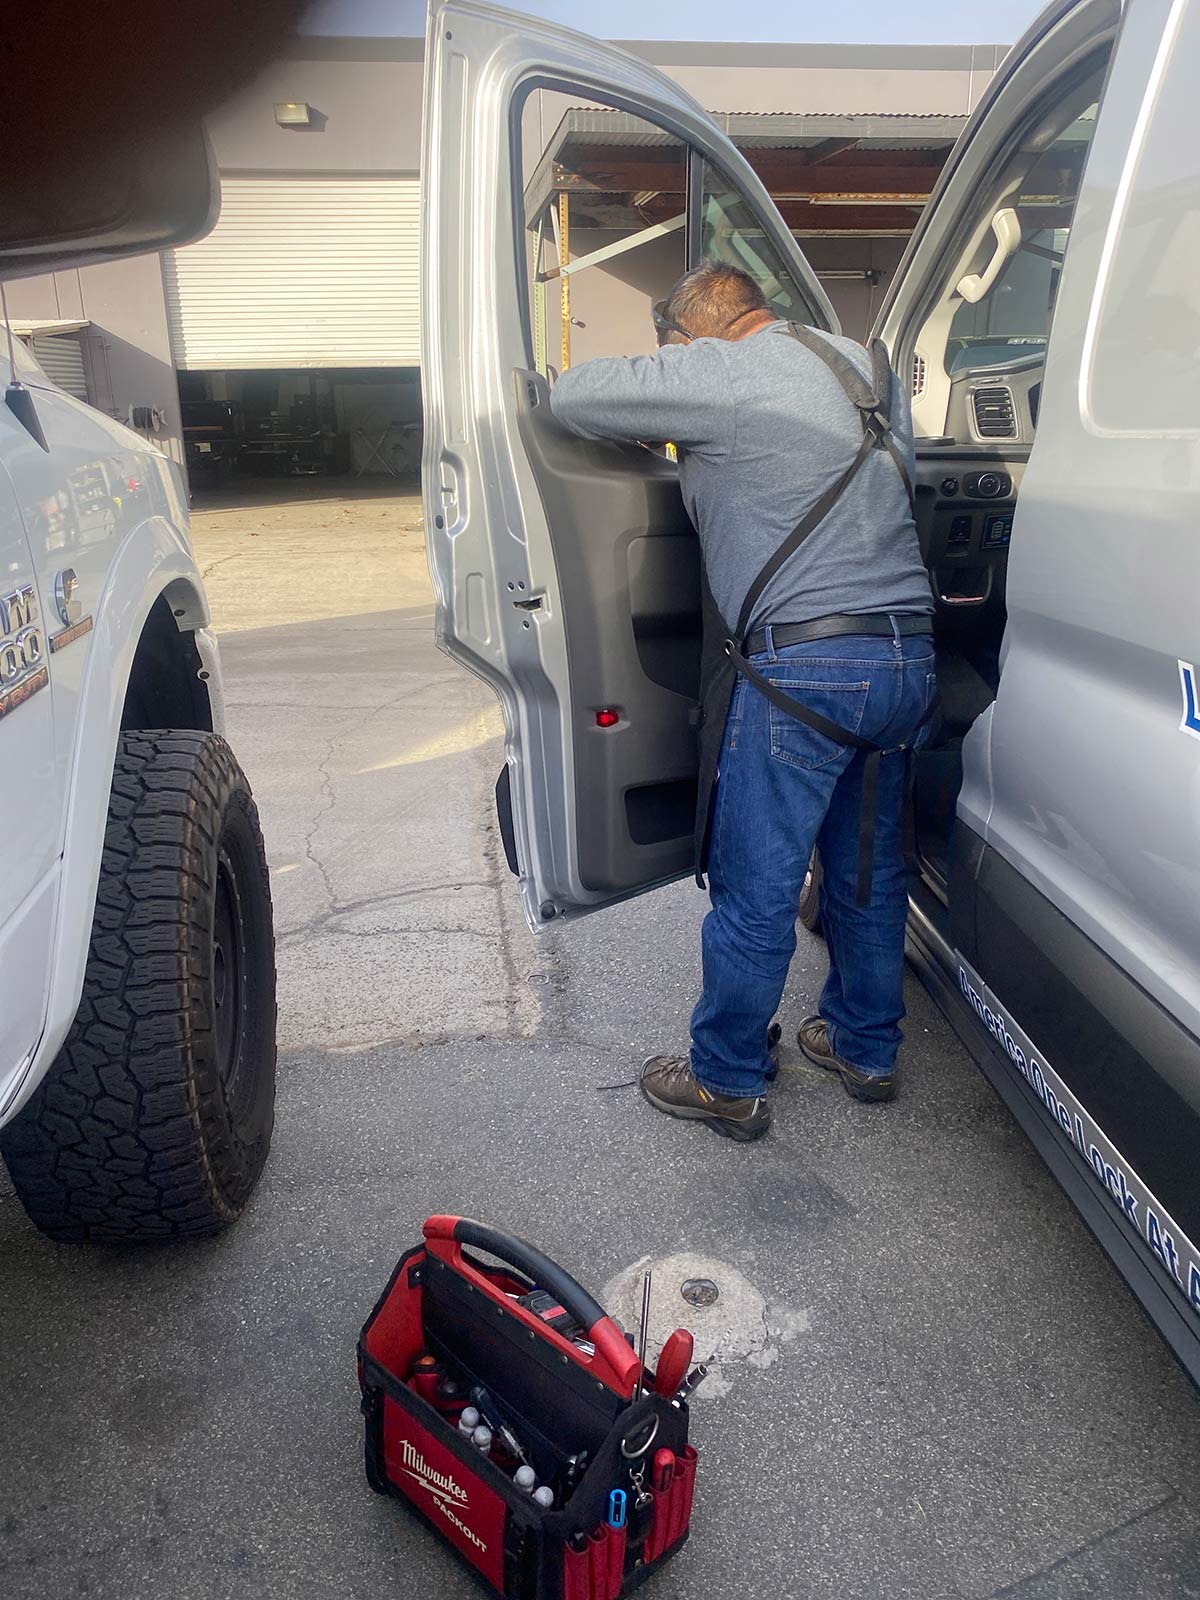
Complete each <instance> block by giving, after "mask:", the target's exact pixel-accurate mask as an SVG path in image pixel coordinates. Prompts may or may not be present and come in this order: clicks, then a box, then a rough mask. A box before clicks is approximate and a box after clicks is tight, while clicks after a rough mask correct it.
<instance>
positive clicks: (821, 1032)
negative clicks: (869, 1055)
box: [796, 1017, 896, 1101]
mask: <svg viewBox="0 0 1200 1600" xmlns="http://www.w3.org/2000/svg"><path fill="white" fill-rule="evenodd" d="M796 1043H797V1044H798V1045H799V1046H800V1048H801V1050H802V1051H803V1052H804V1054H805V1055H806V1056H807V1057H808V1059H809V1060H810V1061H811V1062H812V1064H813V1066H815V1067H824V1069H825V1071H826V1072H836V1073H837V1074H838V1076H839V1077H840V1078H841V1080H842V1088H843V1089H845V1091H846V1093H847V1094H848V1095H849V1096H850V1097H851V1099H853V1100H868V1101H872V1100H876V1101H878V1100H894V1099H895V1097H896V1074H895V1073H894V1072H887V1073H878V1072H864V1071H863V1070H862V1068H861V1067H856V1066H854V1065H853V1064H852V1063H851V1062H849V1061H844V1060H843V1059H842V1057H841V1056H839V1055H838V1054H837V1052H836V1051H835V1050H834V1048H833V1046H832V1045H831V1044H830V1042H829V1029H828V1028H827V1027H826V1025H825V1021H824V1019H823V1018H822V1017H805V1019H804V1021H803V1022H802V1023H801V1024H800V1027H799V1030H798V1032H797V1034H796Z"/></svg>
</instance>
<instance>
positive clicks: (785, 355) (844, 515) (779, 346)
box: [550, 322, 933, 627]
mask: <svg viewBox="0 0 1200 1600" xmlns="http://www.w3.org/2000/svg"><path fill="white" fill-rule="evenodd" d="M827 337H828V338H829V339H830V341H831V343H833V344H834V345H836V347H837V348H838V349H839V350H841V351H842V353H843V354H844V355H846V356H848V357H849V359H850V360H851V361H852V362H853V363H854V364H855V366H856V367H858V369H859V370H860V371H861V372H862V374H863V376H864V377H865V378H867V380H868V381H869V380H870V376H871V358H870V355H869V354H868V353H867V351H866V350H864V349H863V347H862V346H861V345H859V344H855V343H854V341H853V340H852V339H844V338H840V337H834V336H833V335H827ZM550 403H551V407H552V409H553V411H554V414H555V416H556V417H557V418H558V419H559V421H560V422H562V423H564V424H565V425H566V426H567V427H568V428H570V429H572V430H573V431H574V432H575V433H579V434H582V435H583V437H584V438H588V439H641V440H645V441H647V442H652V441H662V440H670V441H672V442H673V443H674V444H676V445H677V446H678V447H679V451H680V484H681V487H682V490H683V499H684V504H685V505H686V506H687V509H688V514H689V515H690V517H691V519H692V521H693V523H694V524H695V526H696V530H697V532H698V533H699V535H700V542H701V546H702V548H703V551H704V564H705V568H706V570H707V572H708V581H709V584H710V585H711V587H712V592H713V598H714V599H715V600H716V602H717V605H718V607H719V609H720V611H721V614H722V616H723V617H724V618H725V621H726V623H727V624H728V625H729V626H730V627H732V626H734V625H735V624H736V622H737V619H738V613H739V611H740V610H741V606H742V601H743V600H744V598H745V596H746V592H747V590H748V589H749V587H750V585H751V583H752V582H753V581H754V579H755V578H756V577H757V575H758V572H759V570H760V568H761V567H762V566H763V565H764V564H765V562H766V561H767V559H768V558H769V557H770V556H771V555H772V554H773V553H774V551H775V550H776V549H777V548H778V547H779V545H781V544H782V543H783V541H784V540H785V539H786V538H787V536H788V535H789V534H790V533H791V531H792V529H793V528H794V527H795V526H796V524H797V523H798V522H799V521H800V520H801V518H802V517H803V516H804V514H805V512H806V511H807V510H808V508H809V507H810V506H811V505H812V504H813V503H814V501H815V500H816V499H817V498H818V497H819V496H820V494H821V493H822V492H823V491H824V490H825V489H826V488H827V487H828V486H829V485H831V484H833V483H835V482H836V481H837V479H838V478H839V477H840V476H841V474H842V473H843V472H844V471H845V470H846V468H847V467H848V466H849V465H850V463H851V461H852V460H853V459H854V456H855V454H856V453H857V451H858V449H859V446H860V445H861V443H862V424H861V422H860V421H859V414H858V411H857V410H856V409H855V407H854V406H853V405H851V403H850V401H849V400H848V399H847V398H846V393H845V391H844V389H843V388H842V386H841V384H840V383H839V382H838V380H837V378H836V377H835V376H834V375H833V373H832V372H831V371H830V369H829V367H828V366H826V364H825V362H823V361H822V360H821V358H820V357H819V356H816V355H814V354H813V353H812V352H811V351H810V350H806V349H805V348H804V346H803V345H802V344H801V343H800V342H799V340H797V339H793V338H792V337H791V336H790V335H789V334H788V333H787V324H786V323H784V322H775V323H772V324H771V325H770V326H769V327H766V328H763V329H761V330H760V331H759V332H758V333H753V334H751V335H750V336H749V337H748V338H746V339H740V340H738V341H736V342H732V343H731V342H729V341H728V340H724V339H696V340H693V341H692V343H691V344H681V345H667V346H666V347H665V348H663V349H662V350H660V351H659V352H658V354H657V355H652V356H612V357H605V358H603V359H601V360H597V361H586V362H583V363H582V364H581V365H580V366H578V367H571V368H570V369H569V371H567V372H564V373H563V375H562V377H561V378H559V379H558V381H557V383H556V384H555V385H554V388H553V389H552V390H551V394H550ZM892 420H893V432H894V437H895V441H896V445H897V447H898V449H899V451H900V454H901V457H902V458H903V460H904V462H905V465H906V468H907V471H908V472H909V474H910V477H913V476H915V457H914V453H913V439H912V416H911V413H910V409H909V403H908V397H907V395H906V394H905V393H904V390H903V388H902V386H901V385H900V384H899V383H898V382H896V383H894V386H893V394H892ZM932 610H933V598H932V595H931V593H930V588H929V578H928V575H927V573H926V571H925V567H924V565H923V563H922V561H921V551H920V547H919V545H918V543H917V532H916V528H915V527H914V526H913V520H912V517H911V515H910V514H909V509H908V494H907V492H906V490H905V487H904V484H903V483H902V482H901V479H900V474H899V472H898V471H897V470H896V464H895V462H894V461H893V460H892V458H891V457H890V456H889V455H888V454H887V453H886V452H885V451H883V450H876V451H873V452H872V453H871V455H870V456H868V458H867V460H866V461H865V462H864V464H863V466H862V467H861V468H860V469H859V472H858V475H857V476H856V477H855V479H854V481H853V482H852V483H851V485H850V487H849V488H848V489H847V490H846V491H845V493H844V494H843V495H842V497H841V499H840V500H839V501H838V503H837V505H836V506H834V508H833V510H832V511H831V512H830V513H829V514H828V516H826V518H825V520H824V521H823V522H822V523H821V524H820V525H819V527H817V528H816V530H815V531H814V532H813V533H812V534H810V535H809V537H808V538H807V539H806V540H805V542H804V544H803V545H802V546H801V548H800V549H799V550H798V551H797V552H796V554H795V555H794V556H792V558H791V559H790V560H789V561H787V562H786V563H785V565H784V566H783V567H782V568H781V569H780V571H779V572H778V573H776V575H775V577H774V578H773V579H772V580H771V583H770V584H769V585H768V587H767V589H766V591H765V593H764V594H763V595H762V596H761V598H760V599H759V602H758V607H757V610H756V614H755V616H754V618H753V619H752V621H753V623H754V625H755V626H758V627H761V626H763V625H764V624H765V623H767V622H807V621H810V620H811V619H812V618H813V617H825V616H830V615H832V614H834V613H837V612H849V613H852V614H853V613H859V612H870V611H875V612H879V611H893V612H899V613H905V612H910V613H911V612H930V611H932Z"/></svg>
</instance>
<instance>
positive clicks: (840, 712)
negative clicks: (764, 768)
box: [764, 672, 871, 770]
mask: <svg viewBox="0 0 1200 1600" xmlns="http://www.w3.org/2000/svg"><path fill="white" fill-rule="evenodd" d="M764 677H766V678H768V679H769V680H770V682H771V683H773V684H774V685H775V687H776V688H777V689H782V690H783V692H784V694H786V695H788V696H789V697H790V698H791V699H793V700H795V701H796V702H797V703H798V704H799V705H802V706H804V707H805V709H806V710H808V711H815V712H816V713H817V715H818V716H821V717H824V718H825V720H826V721H827V722H835V723H837V725H838V727H839V728H845V729H846V731H847V733H857V732H858V730H859V728H860V727H861V726H862V720H863V716H864V714H865V712H866V709H867V692H868V690H869V689H870V687H871V685H870V683H869V682H868V681H866V680H865V679H864V680H863V681H862V682H859V683H830V682H829V681H828V680H825V681H824V682H820V683H817V682H813V681H812V680H811V679H808V678H803V679H802V678H794V677H785V676H784V675H782V674H779V673H773V672H765V673H764ZM770 723H771V754H772V755H773V756H774V757H775V758H776V760H778V761H787V762H790V763H791V765H792V766H795V767H807V768H809V769H810V770H811V769H813V768H816V767H825V766H828V765H829V763H830V762H831V761H836V760H837V759H838V757H839V756H841V755H844V754H845V752H846V749H847V748H848V747H847V745H846V744H844V743H842V742H840V741H838V740H834V739H830V738H828V737H827V736H826V735H825V734H823V733H818V732H817V730H816V729H815V728H810V727H809V726H808V724H807V723H806V722H801V721H800V719H799V718H798V717H793V716H790V715H789V714H788V713H787V712H786V711H782V710H781V709H780V708H779V707H778V706H776V705H772V706H771V708H770Z"/></svg>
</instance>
